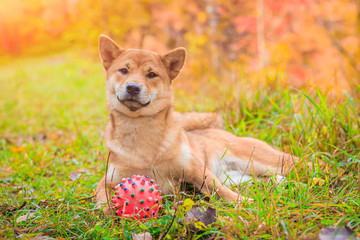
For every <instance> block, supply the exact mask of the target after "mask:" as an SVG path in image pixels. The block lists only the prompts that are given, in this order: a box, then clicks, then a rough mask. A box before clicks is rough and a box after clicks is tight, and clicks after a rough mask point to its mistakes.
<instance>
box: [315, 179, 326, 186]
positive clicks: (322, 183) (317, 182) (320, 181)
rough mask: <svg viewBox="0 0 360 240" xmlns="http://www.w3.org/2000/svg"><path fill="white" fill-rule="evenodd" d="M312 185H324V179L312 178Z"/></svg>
mask: <svg viewBox="0 0 360 240" xmlns="http://www.w3.org/2000/svg"><path fill="white" fill-rule="evenodd" d="M313 181H314V182H313V185H318V186H320V187H322V186H324V184H325V180H324V179H322V178H313Z"/></svg>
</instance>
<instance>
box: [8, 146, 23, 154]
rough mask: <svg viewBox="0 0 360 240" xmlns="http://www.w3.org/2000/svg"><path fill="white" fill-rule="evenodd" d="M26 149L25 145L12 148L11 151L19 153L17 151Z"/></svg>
mask: <svg viewBox="0 0 360 240" xmlns="http://www.w3.org/2000/svg"><path fill="white" fill-rule="evenodd" d="M25 149H26V148H25V147H22V146H16V147H12V148H10V151H11V152H13V153H17V152H22V151H25Z"/></svg>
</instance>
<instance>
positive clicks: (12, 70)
mask: <svg viewBox="0 0 360 240" xmlns="http://www.w3.org/2000/svg"><path fill="white" fill-rule="evenodd" d="M0 72H1V76H0V95H1V98H0V110H1V111H0V119H1V121H0V151H1V152H0V163H1V165H0V186H1V187H0V197H1V198H0V202H1V203H0V221H1V223H0V237H1V238H9V239H12V238H15V237H20V236H22V237H23V238H25V239H27V238H29V239H30V238H33V237H34V236H37V235H39V234H43V235H46V236H51V237H54V238H62V239H68V238H89V239H112V238H113V239H117V238H125V239H130V238H131V233H132V232H138V233H140V232H143V231H148V232H150V233H151V234H152V236H153V237H154V238H159V237H160V236H161V237H163V238H166V239H173V238H178V237H179V238H180V239H190V238H191V236H190V235H189V234H188V231H187V230H186V229H187V225H186V222H185V220H184V215H185V212H186V211H185V207H184V206H181V204H180V202H181V201H184V200H185V199H186V198H190V199H192V200H193V201H194V202H195V203H196V204H199V205H201V206H203V207H206V206H212V207H215V208H216V209H217V221H216V222H215V223H214V224H213V225H211V226H209V227H208V228H205V229H203V232H202V233H200V232H198V233H196V234H195V235H194V236H193V239H201V237H202V236H205V235H209V234H213V236H217V238H225V239H231V238H233V239H239V238H241V239H278V238H280V239H301V238H303V239H306V238H307V239H312V238H316V237H317V236H318V233H319V232H320V230H321V229H322V228H324V227H326V226H345V225H346V226H348V227H350V228H351V229H353V230H354V231H355V232H357V233H358V234H359V232H360V192H359V190H360V123H359V113H360V102H359V100H355V99H352V98H351V97H350V96H348V95H346V94H345V93H344V99H345V100H343V101H341V102H339V103H338V104H334V103H329V102H328V101H327V99H326V94H322V93H320V92H319V91H318V92H316V91H315V92H314V91H306V90H301V91H300V90H296V89H289V88H286V87H285V88H284V87H283V86H280V85H276V84H274V85H273V86H271V88H270V89H266V88H262V89H256V90H251V88H250V87H247V85H246V84H247V83H246V82H245V80H243V81H239V82H238V83H237V84H239V85H241V87H240V88H238V87H237V88H234V89H238V90H231V91H229V90H227V89H221V90H219V91H218V92H215V93H214V92H211V91H205V90H204V89H203V92H201V93H200V94H195V93H192V94H190V95H187V91H186V88H182V89H178V90H177V92H176V96H177V98H176V107H177V108H178V109H179V110H180V111H185V110H191V109H197V110H211V109H215V108H217V107H219V106H221V110H222V112H223V116H224V120H225V124H226V127H227V129H228V130H229V131H231V132H234V133H235V134H237V135H239V136H251V137H256V138H259V139H262V140H264V141H266V142H268V143H270V144H272V145H274V146H276V147H277V148H279V149H283V150H285V151H289V152H292V153H293V154H296V155H299V156H303V157H304V158H305V159H307V160H308V161H309V162H311V163H312V164H313V166H314V171H311V170H309V169H308V168H307V167H306V166H305V165H301V164H300V165H299V166H298V167H297V168H296V170H294V171H293V172H292V173H291V174H290V175H289V176H288V180H287V181H285V182H283V183H281V184H272V183H263V182H258V181H256V182H255V183H252V184H241V185H239V186H234V189H235V188H236V189H237V191H239V192H240V193H241V194H242V195H244V196H246V197H250V198H252V199H254V202H253V203H248V202H244V203H242V204H241V205H240V206H239V207H238V208H235V206H234V204H228V203H225V202H223V201H221V200H218V199H217V198H216V196H213V195H212V196H205V195H201V194H195V195H194V194H193V191H191V189H190V190H188V191H187V195H186V196H185V195H184V194H178V195H176V196H166V197H165V202H164V206H165V208H164V210H163V211H162V212H161V214H160V216H159V217H158V218H157V219H154V220H150V221H148V222H137V221H133V220H128V219H120V220H119V219H116V218H115V217H113V216H110V215H108V216H107V215H104V214H103V213H102V212H101V211H100V212H99V211H97V210H96V209H95V200H94V198H93V196H94V190H95V188H96V184H97V182H98V181H99V180H100V178H101V176H102V175H103V174H104V172H105V164H106V155H107V152H106V148H105V146H104V144H103V129H104V124H105V121H106V117H107V112H106V102H105V88H104V81H105V80H104V72H103V70H102V68H101V65H100V64H99V62H98V61H96V60H95V59H92V58H90V59H89V57H88V56H78V55H75V56H74V54H67V53H65V54H59V55H55V56H50V57H41V58H27V59H22V60H14V61H13V62H11V63H8V64H6V65H3V66H1V67H0ZM185 78H186V76H185V77H183V78H182V79H183V80H182V81H185V80H184V79H185ZM219 82H222V83H224V82H226V79H225V78H224V79H221V81H219ZM217 84H218V83H216V82H213V83H212V84H210V85H211V86H210V87H207V88H206V89H210V88H211V87H213V88H217V87H218V86H217ZM239 89H240V90H239ZM219 94H222V95H223V97H222V98H219V97H218V96H219ZM219 99H220V100H219ZM195 101H196V102H197V104H196V105H193V106H192V104H191V103H192V102H195ZM319 161H320V162H321V164H318V162H319ZM73 171H75V172H77V173H80V174H81V176H80V177H79V178H78V179H76V180H75V181H71V180H70V178H69V176H70V174H71V172H73ZM30 213H33V214H34V217H32V218H29V219H28V220H27V221H23V222H19V223H17V221H16V220H17V219H18V218H19V217H20V216H22V215H24V214H30ZM173 218H175V219H174V221H172V220H173ZM171 223H172V224H171ZM167 230H168V233H167V235H166V236H164V234H165V233H166V232H167Z"/></svg>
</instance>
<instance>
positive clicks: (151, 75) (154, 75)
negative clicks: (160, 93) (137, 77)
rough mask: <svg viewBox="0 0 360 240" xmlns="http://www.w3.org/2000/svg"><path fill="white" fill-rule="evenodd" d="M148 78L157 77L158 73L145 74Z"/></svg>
mask: <svg viewBox="0 0 360 240" xmlns="http://www.w3.org/2000/svg"><path fill="white" fill-rule="evenodd" d="M146 76H147V77H148V78H154V77H157V76H158V75H157V74H156V73H153V72H150V73H149V74H148V75H146Z"/></svg>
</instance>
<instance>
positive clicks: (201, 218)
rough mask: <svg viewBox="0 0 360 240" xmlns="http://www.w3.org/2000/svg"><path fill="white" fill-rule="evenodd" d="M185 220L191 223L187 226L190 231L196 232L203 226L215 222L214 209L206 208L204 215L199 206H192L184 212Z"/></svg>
mask: <svg viewBox="0 0 360 240" xmlns="http://www.w3.org/2000/svg"><path fill="white" fill-rule="evenodd" d="M185 219H186V222H188V223H193V224H190V225H189V227H190V229H191V230H192V231H198V230H201V229H202V228H203V227H204V226H208V225H209V224H211V223H214V222H216V209H215V208H212V207H208V208H207V209H206V211H205V213H204V212H203V211H202V209H201V208H200V207H199V206H197V205H194V206H192V208H191V209H190V210H189V211H187V212H186V214H185Z"/></svg>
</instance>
